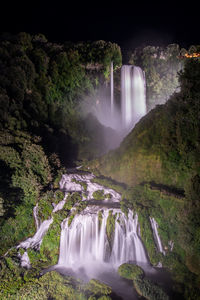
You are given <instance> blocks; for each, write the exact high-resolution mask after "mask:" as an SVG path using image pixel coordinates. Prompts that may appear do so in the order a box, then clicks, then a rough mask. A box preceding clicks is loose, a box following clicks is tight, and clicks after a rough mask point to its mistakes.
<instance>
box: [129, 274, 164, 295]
mask: <svg viewBox="0 0 200 300" xmlns="http://www.w3.org/2000/svg"><path fill="white" fill-rule="evenodd" d="M133 282H134V287H135V289H136V291H137V292H138V294H139V295H141V296H143V297H144V298H145V299H148V300H156V299H157V300H169V296H168V295H167V294H165V292H164V291H163V290H162V289H161V287H159V286H158V285H156V284H154V283H153V282H152V281H150V280H149V279H146V278H144V279H140V278H137V279H134V281H133Z"/></svg>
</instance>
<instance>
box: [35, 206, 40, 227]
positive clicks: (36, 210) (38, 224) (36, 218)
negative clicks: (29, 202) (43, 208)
mask: <svg viewBox="0 0 200 300" xmlns="http://www.w3.org/2000/svg"><path fill="white" fill-rule="evenodd" d="M33 216H34V220H35V225H36V229H37V230H38V228H39V226H40V221H39V218H38V203H37V204H36V206H34V208H33Z"/></svg>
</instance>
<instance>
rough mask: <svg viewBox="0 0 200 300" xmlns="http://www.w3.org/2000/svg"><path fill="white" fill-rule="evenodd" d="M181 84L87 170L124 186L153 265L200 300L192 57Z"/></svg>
mask: <svg viewBox="0 0 200 300" xmlns="http://www.w3.org/2000/svg"><path fill="white" fill-rule="evenodd" d="M179 80H180V87H181V91H180V92H179V93H177V94H174V95H173V96H172V97H171V98H170V99H169V100H168V102H167V103H166V104H164V105H159V106H157V107H156V108H155V109H153V110H152V111H150V112H149V113H148V114H147V115H146V116H145V117H143V118H142V119H141V120H140V121H139V122H138V124H136V126H135V128H134V129H133V130H132V132H131V133H130V134H129V135H128V136H127V137H126V138H125V139H124V140H123V141H122V143H121V145H120V147H119V148H118V149H116V150H114V151H110V152H109V153H108V154H107V155H105V156H103V157H101V158H100V159H97V160H95V161H92V162H91V163H89V164H88V166H89V168H90V170H93V171H94V172H96V174H98V175H99V176H100V178H101V179H100V180H101V181H102V182H104V184H105V185H106V184H108V185H112V184H115V186H116V184H117V182H118V183H121V184H125V186H126V187H125V188H124V190H123V191H122V195H123V201H122V203H121V206H122V209H123V210H124V211H127V209H128V208H131V209H134V210H135V211H136V212H137V213H138V214H139V220H140V226H141V236H142V239H143V241H144V244H145V246H146V249H147V251H148V254H149V258H150V261H151V262H152V264H155V263H156V262H158V259H159V260H160V261H162V264H163V265H164V266H165V267H166V268H168V269H169V270H170V271H171V273H172V276H173V278H174V280H175V282H176V284H175V286H176V287H175V290H176V291H179V292H180V293H181V294H182V297H183V298H184V299H199V295H200V291H199V275H200V260H199V253H200V235H199V234H200V222H199V216H200V201H199V195H200V168H199V166H200V154H199V153H200V143H199V142H200V135H199V133H200V61H199V60H198V59H188V60H187V61H186V62H185V68H184V70H183V71H182V72H181V74H180V77H179ZM149 216H154V217H155V218H156V220H157V222H158V225H159V234H160V236H161V239H162V241H163V243H164V245H165V249H166V254H165V256H163V257H159V256H158V254H157V253H156V250H155V246H154V244H153V242H152V241H153V240H152V233H151V232H150V231H149V229H148V228H149ZM171 243H172V244H173V245H174V246H173V247H172V248H173V250H170V249H172V248H171V246H170V245H171ZM177 297H178V296H177ZM175 299H176V298H175Z"/></svg>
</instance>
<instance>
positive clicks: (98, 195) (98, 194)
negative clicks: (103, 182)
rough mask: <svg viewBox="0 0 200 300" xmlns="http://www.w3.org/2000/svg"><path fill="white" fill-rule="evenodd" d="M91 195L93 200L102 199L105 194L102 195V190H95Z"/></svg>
mask: <svg viewBox="0 0 200 300" xmlns="http://www.w3.org/2000/svg"><path fill="white" fill-rule="evenodd" d="M92 197H93V198H94V199H95V200H104V199H105V195H104V190H97V191H95V192H94V193H93V194H92Z"/></svg>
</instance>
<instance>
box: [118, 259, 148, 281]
mask: <svg viewBox="0 0 200 300" xmlns="http://www.w3.org/2000/svg"><path fill="white" fill-rule="evenodd" d="M118 274H119V275H120V276H121V277H123V278H126V279H131V280H133V279H137V278H143V277H144V271H143V269H142V268H141V267H139V266H137V265H133V264H128V263H125V264H123V265H121V266H119V268H118Z"/></svg>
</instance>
